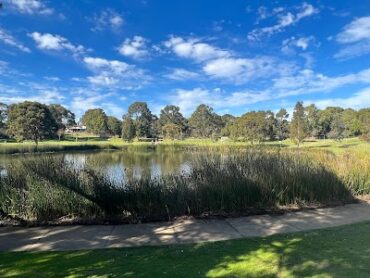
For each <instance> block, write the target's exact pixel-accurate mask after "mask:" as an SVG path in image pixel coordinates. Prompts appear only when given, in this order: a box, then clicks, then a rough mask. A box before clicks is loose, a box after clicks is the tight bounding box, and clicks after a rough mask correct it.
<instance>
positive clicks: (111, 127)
mask: <svg viewBox="0 0 370 278" xmlns="http://www.w3.org/2000/svg"><path fill="white" fill-rule="evenodd" d="M107 127H108V132H109V134H110V135H112V136H115V135H121V133H122V122H121V121H120V120H118V119H117V118H116V117H113V116H108V117H107Z"/></svg>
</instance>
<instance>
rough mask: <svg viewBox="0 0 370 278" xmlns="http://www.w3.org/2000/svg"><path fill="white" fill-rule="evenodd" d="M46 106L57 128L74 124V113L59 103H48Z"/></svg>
mask: <svg viewBox="0 0 370 278" xmlns="http://www.w3.org/2000/svg"><path fill="white" fill-rule="evenodd" d="M48 108H49V110H50V112H51V115H52V116H53V118H54V120H55V122H56V124H57V126H58V129H65V128H66V126H72V125H75V124H76V121H75V114H74V113H72V112H71V111H70V110H68V109H67V108H65V107H64V106H62V105H60V104H50V105H48Z"/></svg>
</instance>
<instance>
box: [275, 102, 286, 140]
mask: <svg viewBox="0 0 370 278" xmlns="http://www.w3.org/2000/svg"><path fill="white" fill-rule="evenodd" d="M288 117H289V114H288V112H287V111H286V110H285V109H284V108H281V109H280V110H279V112H277V114H276V138H277V139H278V140H280V141H281V140H285V139H287V138H289V122H288Z"/></svg>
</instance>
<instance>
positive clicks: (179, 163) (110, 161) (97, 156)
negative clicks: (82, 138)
mask: <svg viewBox="0 0 370 278" xmlns="http://www.w3.org/2000/svg"><path fill="white" fill-rule="evenodd" d="M85 156H86V163H87V165H88V166H90V167H92V168H94V169H99V170H102V171H104V172H107V173H109V174H113V175H115V176H117V178H118V177H120V176H121V177H122V172H123V173H124V177H125V178H126V179H138V178H140V177H145V178H152V179H153V178H156V177H159V176H160V175H169V174H173V173H179V172H181V171H184V170H185V171H186V170H187V171H188V167H186V165H188V164H190V163H191V157H192V156H191V154H190V153H185V152H181V151H178V150H173V149H159V148H158V149H155V150H135V151H130V150H127V151H124V152H120V151H114V152H98V153H89V154H85Z"/></svg>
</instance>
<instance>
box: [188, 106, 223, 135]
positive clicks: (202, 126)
mask: <svg viewBox="0 0 370 278" xmlns="http://www.w3.org/2000/svg"><path fill="white" fill-rule="evenodd" d="M189 127H190V129H191V134H192V136H194V137H211V136H212V135H215V134H219V133H220V131H221V129H222V128H223V123H222V119H221V117H220V116H219V115H217V114H216V113H214V112H213V109H212V108H211V107H209V106H207V105H205V104H201V105H199V106H198V107H197V108H196V110H195V111H194V113H193V114H192V115H191V117H190V119H189Z"/></svg>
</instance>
